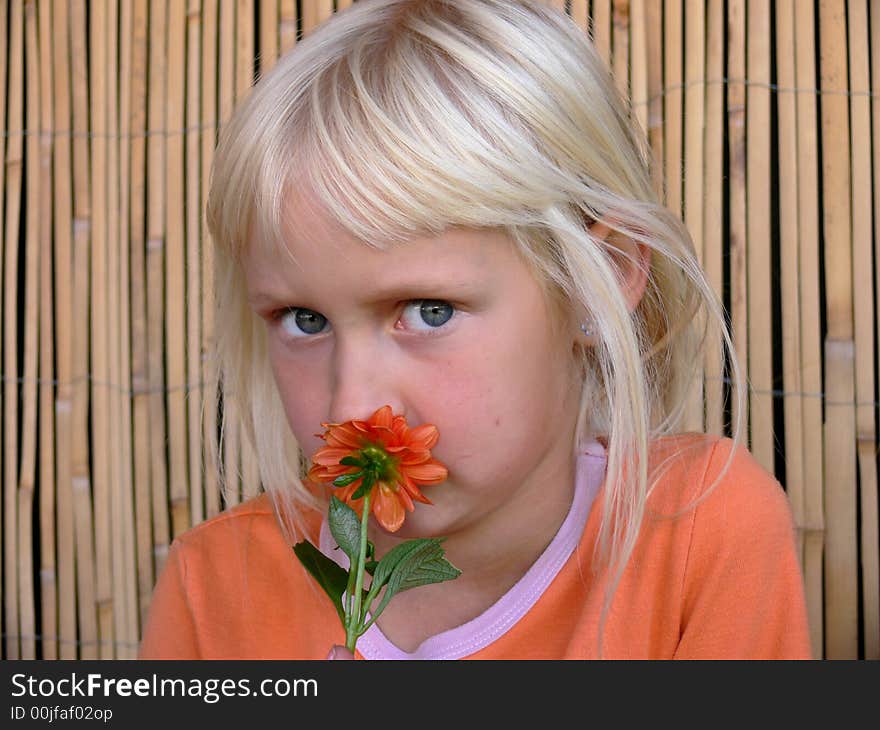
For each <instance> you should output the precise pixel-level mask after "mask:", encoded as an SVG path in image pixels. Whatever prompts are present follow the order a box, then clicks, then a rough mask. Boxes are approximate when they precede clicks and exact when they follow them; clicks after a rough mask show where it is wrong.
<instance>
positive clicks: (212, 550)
mask: <svg viewBox="0 0 880 730" xmlns="http://www.w3.org/2000/svg"><path fill="white" fill-rule="evenodd" d="M318 517H319V516H317V514H316V513H312V512H308V513H306V514H305V515H303V524H304V526H305V530H306V531H307V532H309V533H311V532H312V531H313V530H316V529H317V526H319V525H320V520H319V519H318ZM288 549H289V546H288V543H287V539H286V537H285V535H284V531H283V530H282V528H281V522H280V520H279V517H278V512H277V510H276V507H275V504H274V502H273V499H272V497H271V495H269V494H267V493H263V494H260V495H258V496H256V497H253V498H251V499H249V500H247V501H245V502H242V503H241V504H238V505H236V506H234V507H231V508H229V509H227V510H225V511H223V512H221V513H219V514H217V515H214V516H213V517H210V518H209V519H207V520H205V521H204V522H201V523H199V524H197V525H195V526H193V527H191V528H190V529H189V530H187V531H186V532H183V533H181V534H180V535H178V536H177V537H176V538H175V539H174V541H173V543H172V552H175V553H176V554H177V555H178V557H179V558H182V559H189V560H193V559H198V558H200V557H202V558H205V559H210V562H212V563H214V564H215V565H221V564H224V563H225V564H227V565H228V564H229V563H230V562H232V563H234V562H237V561H240V560H241V559H242V558H243V556H244V555H245V554H246V553H252V552H254V551H260V552H272V551H286V550H288Z"/></svg>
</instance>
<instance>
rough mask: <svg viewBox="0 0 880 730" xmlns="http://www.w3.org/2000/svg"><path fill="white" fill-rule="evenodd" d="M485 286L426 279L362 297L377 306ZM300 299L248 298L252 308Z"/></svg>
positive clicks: (274, 295)
mask: <svg viewBox="0 0 880 730" xmlns="http://www.w3.org/2000/svg"><path fill="white" fill-rule="evenodd" d="M483 286H484V283H483V282H477V281H472V280H467V279H452V280H450V279H443V280H433V279H425V280H422V281H410V282H406V283H401V282H395V283H393V284H391V285H389V286H387V287H382V288H379V289H375V290H373V291H370V292H369V293H367V294H365V295H363V296H362V297H360V299H361V301H362V302H364V303H365V304H375V303H378V302H382V301H387V300H388V299H407V298H414V297H418V296H423V295H425V294H426V293H430V292H431V291H432V290H436V291H437V293H440V294H442V293H445V292H449V293H455V294H457V295H459V296H460V295H468V294H476V293H477V292H478V291H480V290H481V289H482V288H483ZM297 298H299V295H291V294H289V293H285V292H281V291H279V292H277V293H276V292H256V293H254V295H253V296H250V297H248V302H249V303H250V304H251V305H252V306H258V307H259V306H261V305H265V304H272V303H276V302H281V301H292V300H295V299H297Z"/></svg>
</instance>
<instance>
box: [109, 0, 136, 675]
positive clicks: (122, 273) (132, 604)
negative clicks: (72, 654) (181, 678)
mask: <svg viewBox="0 0 880 730" xmlns="http://www.w3.org/2000/svg"><path fill="white" fill-rule="evenodd" d="M133 23H134V10H133V8H132V0H123V2H122V4H121V5H120V20H119V29H120V39H119V61H120V63H119V72H118V74H116V76H117V78H118V79H119V117H118V120H117V121H116V122H115V123H114V124H113V127H114V129H117V130H118V134H117V135H116V139H115V140H114V144H113V145H112V146H111V151H112V153H113V154H114V155H115V156H116V157H117V159H118V162H117V163H116V164H115V165H114V164H112V163H111V168H110V169H111V171H113V174H114V175H116V184H114V185H113V186H112V187H111V190H112V191H118V193H116V194H114V201H113V205H114V207H118V210H119V215H118V222H117V224H116V225H115V226H114V227H112V228H111V229H110V231H111V235H113V236H114V237H115V240H114V241H113V244H112V245H113V248H114V249H116V250H117V251H118V252H119V267H118V271H116V272H115V273H114V275H115V278H116V279H117V280H118V282H119V294H118V301H119V325H118V331H119V335H118V338H117V341H116V350H117V351H118V356H117V359H118V363H117V368H118V373H119V374H118V376H117V377H116V378H115V380H116V381H117V382H119V383H120V385H121V388H120V391H121V392H120V397H119V398H118V399H117V413H116V420H117V423H118V424H119V428H118V432H117V433H118V434H119V436H118V439H119V442H120V444H119V459H118V471H117V473H116V476H115V477H114V490H113V494H114V496H115V497H116V501H115V506H114V509H113V528H114V540H113V541H114V544H116V545H118V546H119V555H116V553H115V551H114V555H113V557H114V560H113V587H114V601H115V604H116V611H115V612H114V628H115V632H116V646H115V647H114V650H115V656H116V657H117V658H120V659H134V658H135V656H136V651H135V649H136V647H137V642H138V638H139V635H140V632H139V628H138V625H139V622H138V596H137V558H136V548H135V541H136V531H135V522H134V521H135V516H134V493H133V492H134V475H133V473H132V428H133V423H132V396H131V388H132V383H131V355H130V352H131V325H130V322H131V316H130V309H131V305H130V293H131V292H130V289H131V278H130V274H129V272H130V266H129V231H130V225H129V223H130V210H129V198H128V186H129V184H130V171H129V164H130V160H131V142H130V134H131V131H130V128H129V121H130V118H131V111H130V110H131V81H132V79H131V74H132V32H133V27H132V24H133ZM112 27H113V26H111V28H112ZM113 37H115V36H113ZM109 54H110V57H111V58H115V57H116V53H115V49H114V48H113V47H112V45H111V48H110V49H109ZM117 169H118V175H117V173H116V170H117Z"/></svg>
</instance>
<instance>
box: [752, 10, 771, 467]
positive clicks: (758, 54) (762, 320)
mask: <svg viewBox="0 0 880 730" xmlns="http://www.w3.org/2000/svg"><path fill="white" fill-rule="evenodd" d="M747 17H748V34H749V35H748V45H747V48H748V58H747V78H748V79H749V87H748V89H747V90H746V96H747V103H746V128H747V132H746V134H747V135H748V145H747V146H746V186H747V194H748V201H749V202H748V219H747V223H746V226H747V228H748V234H747V235H748V239H749V246H748V258H747V261H746V266H747V276H748V277H749V301H748V307H749V381H750V382H751V384H752V388H753V389H752V391H751V393H750V395H749V401H750V403H749V413H750V414H751V434H752V443H751V447H752V454H753V455H754V457H755V459H756V460H757V461H758V463H759V464H761V466H763V467H764V468H765V469H766V470H767V471H769V472H770V473H771V474H772V473H774V471H775V466H774V460H775V457H774V439H773V396H772V395H771V393H772V390H773V328H772V324H773V323H772V317H771V316H768V314H769V313H771V312H772V311H773V307H772V280H771V270H770V269H771V246H772V241H771V231H770V217H771V210H770V196H771V190H770V135H769V133H768V130H769V129H770V91H769V89H768V86H769V84H770V6H769V5H767V3H765V2H764V1H763V0H750V1H749V3H748V12H747Z"/></svg>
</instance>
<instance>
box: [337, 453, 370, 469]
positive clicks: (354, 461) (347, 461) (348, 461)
mask: <svg viewBox="0 0 880 730" xmlns="http://www.w3.org/2000/svg"><path fill="white" fill-rule="evenodd" d="M339 463H340V464H344V465H345V466H360V467H363V466H365V464H364V462H363V461H361V460H360V459H358V458H357V457H355V456H345V457H343V458H342V459H340V460H339Z"/></svg>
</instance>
